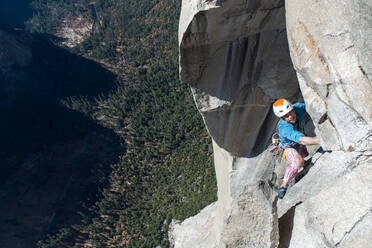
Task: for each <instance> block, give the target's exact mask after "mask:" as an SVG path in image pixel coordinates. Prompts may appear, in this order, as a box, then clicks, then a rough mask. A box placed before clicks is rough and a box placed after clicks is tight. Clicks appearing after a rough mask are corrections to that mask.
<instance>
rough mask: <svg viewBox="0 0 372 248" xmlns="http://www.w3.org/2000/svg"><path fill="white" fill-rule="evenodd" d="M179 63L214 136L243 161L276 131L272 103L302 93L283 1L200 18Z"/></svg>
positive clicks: (232, 7)
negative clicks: (289, 47)
mask: <svg viewBox="0 0 372 248" xmlns="http://www.w3.org/2000/svg"><path fill="white" fill-rule="evenodd" d="M180 64H181V65H180V67H181V72H180V74H181V80H182V81H183V82H185V83H189V84H190V85H191V87H192V89H193V92H194V95H195V101H196V104H197V106H198V108H199V110H200V112H201V114H202V115H203V117H204V120H205V122H206V126H207V128H208V130H209V132H210V135H211V136H212V137H213V139H214V141H215V142H216V143H217V144H218V145H219V146H220V147H222V148H224V149H226V150H227V151H229V152H231V153H232V154H234V155H236V156H240V157H242V156H243V157H254V156H257V155H258V154H260V153H262V152H263V150H264V149H265V148H266V147H267V141H268V140H269V137H270V136H271V134H272V132H273V130H274V128H275V124H273V123H274V122H275V120H276V119H275V117H274V116H273V113H272V111H271V104H272V102H273V101H274V100H275V99H276V98H280V97H287V98H290V99H293V98H295V97H296V96H297V95H298V92H299V90H298V85H297V78H296V74H295V71H294V70H293V66H292V63H291V59H290V56H289V50H288V41H287V34H286V30H285V15H284V1H248V2H247V1H225V2H223V4H222V6H221V7H220V8H215V9H210V10H208V11H206V12H199V13H197V14H196V15H195V16H194V18H193V20H192V21H191V23H190V25H189V26H188V28H187V29H186V30H185V32H184V34H183V36H182V40H181V43H180Z"/></svg>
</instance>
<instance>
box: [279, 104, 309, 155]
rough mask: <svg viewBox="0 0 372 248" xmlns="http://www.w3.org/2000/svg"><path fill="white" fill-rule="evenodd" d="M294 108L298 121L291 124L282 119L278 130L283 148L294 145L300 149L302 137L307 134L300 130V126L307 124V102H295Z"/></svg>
mask: <svg viewBox="0 0 372 248" xmlns="http://www.w3.org/2000/svg"><path fill="white" fill-rule="evenodd" d="M293 109H294V111H295V113H296V116H297V123H296V124H291V123H287V122H285V121H283V120H280V121H279V123H278V128H277V130H278V134H279V138H280V143H281V145H282V146H283V148H287V147H293V148H295V149H298V148H299V147H300V140H299V139H300V137H304V136H305V134H303V133H302V132H300V131H299V127H303V126H304V125H305V113H306V109H305V104H304V103H295V104H293Z"/></svg>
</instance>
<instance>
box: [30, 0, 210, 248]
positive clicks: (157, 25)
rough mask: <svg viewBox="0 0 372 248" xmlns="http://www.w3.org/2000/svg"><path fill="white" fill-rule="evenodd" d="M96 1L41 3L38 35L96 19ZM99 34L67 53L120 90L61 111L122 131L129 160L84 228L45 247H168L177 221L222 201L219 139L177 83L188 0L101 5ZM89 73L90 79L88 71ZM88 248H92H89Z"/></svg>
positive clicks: (72, 102)
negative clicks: (99, 69) (107, 74)
mask: <svg viewBox="0 0 372 248" xmlns="http://www.w3.org/2000/svg"><path fill="white" fill-rule="evenodd" d="M89 4H90V1H86V0H63V1H61V0H50V1H42V0H40V1H34V3H33V8H34V11H35V12H34V16H33V18H32V19H30V20H29V21H28V23H27V29H28V30H29V31H31V32H36V33H44V34H51V35H53V34H54V33H55V30H56V29H57V28H58V27H59V26H60V25H63V23H62V21H63V20H73V19H74V18H77V17H82V18H86V19H89V20H91V19H92V18H94V15H92V11H91V5H89ZM94 4H95V5H94V7H95V10H96V13H97V23H96V28H95V29H96V30H95V31H94V32H92V34H91V35H90V36H89V37H88V38H87V39H86V40H85V41H84V42H83V43H81V44H79V45H77V46H75V47H73V48H72V49H70V48H65V49H68V50H69V51H70V52H72V53H74V54H76V55H79V56H84V57H85V58H88V59H92V60H94V61H99V62H100V63H102V64H103V65H104V66H105V67H106V68H108V69H109V70H110V71H112V72H114V74H115V75H116V79H115V80H116V81H115V83H116V86H115V89H113V90H111V91H110V92H108V93H104V94H100V95H98V96H96V97H94V98H89V97H86V96H84V95H74V96H69V97H66V98H65V99H63V100H61V101H60V102H61V104H62V105H63V106H64V107H66V108H68V109H70V110H73V111H77V112H79V113H82V114H84V115H85V116H86V117H87V118H91V119H92V120H93V121H94V122H96V123H97V124H99V125H101V126H103V127H105V128H108V129H111V130H113V132H114V133H115V134H116V135H117V136H118V137H119V138H120V142H121V145H122V147H123V152H122V153H121V155H120V156H119V158H118V162H116V163H114V164H112V165H111V167H110V169H108V171H109V172H108V176H106V175H105V174H103V175H105V177H106V178H103V179H102V181H104V184H103V186H102V188H101V189H100V191H99V193H98V195H97V200H96V202H95V204H93V205H91V206H88V208H89V213H90V214H87V215H86V216H85V219H84V220H83V221H81V223H75V225H73V226H71V225H70V224H66V223H64V222H63V221H59V222H56V223H55V225H54V226H53V227H52V228H50V231H49V233H48V235H46V236H45V238H44V239H43V240H41V241H39V243H38V246H39V247H41V248H47V247H84V245H90V246H89V247H136V248H138V247H158V246H160V247H169V238H168V228H169V224H170V223H171V221H172V219H177V220H183V219H185V218H187V217H190V216H192V215H195V214H196V213H198V211H199V210H200V209H202V208H203V207H204V206H206V205H208V204H210V203H211V202H213V201H215V200H216V191H217V187H216V179H215V172H214V167H213V156H212V145H211V140H210V138H209V136H208V134H207V131H206V129H205V127H204V124H203V121H202V119H201V116H200V115H199V113H198V112H197V110H196V108H195V106H194V102H193V98H192V95H191V92H190V89H189V86H188V85H185V84H182V83H181V82H180V81H179V76H178V41H177V29H178V19H179V13H180V8H181V0H175V1H172V0H141V1H138V0H125V1H119V0H96V1H95V3H94ZM87 73H89V72H87ZM87 247H88V246H87Z"/></svg>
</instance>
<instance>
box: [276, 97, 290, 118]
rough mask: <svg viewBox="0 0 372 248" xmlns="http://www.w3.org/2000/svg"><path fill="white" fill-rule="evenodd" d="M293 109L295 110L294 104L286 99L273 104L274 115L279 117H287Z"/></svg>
mask: <svg viewBox="0 0 372 248" xmlns="http://www.w3.org/2000/svg"><path fill="white" fill-rule="evenodd" d="M292 109H293V106H292V104H291V103H290V102H289V101H288V100H286V99H284V98H281V99H279V100H276V101H275V102H274V104H273V110H274V114H275V115H276V116H278V117H282V116H284V115H286V114H287V113H289V112H290V111H291V110H292Z"/></svg>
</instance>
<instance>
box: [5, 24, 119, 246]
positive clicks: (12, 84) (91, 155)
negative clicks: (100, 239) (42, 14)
mask: <svg viewBox="0 0 372 248" xmlns="http://www.w3.org/2000/svg"><path fill="white" fill-rule="evenodd" d="M6 46H8V47H6ZM0 47H1V48H2V49H3V54H2V55H0V114H1V121H0V130H1V144H2V145H1V149H0V164H1V167H0V182H1V183H0V211H1V213H2V215H1V216H0V243H1V247H12V248H17V247H22V248H27V247H35V243H36V242H37V241H38V240H40V239H41V238H43V236H44V234H45V233H46V232H54V231H56V230H57V229H59V228H61V227H66V226H67V227H72V226H74V225H79V224H80V223H81V221H82V220H83V218H84V215H85V214H87V213H88V211H87V209H88V208H89V207H92V206H93V204H94V202H95V200H96V199H97V195H98V194H99V188H101V187H102V185H103V184H104V183H105V178H106V176H107V175H108V173H109V172H110V164H112V163H114V162H116V161H117V158H118V155H119V154H122V153H124V152H125V150H124V149H125V148H123V147H122V146H121V144H120V141H119V137H118V136H117V135H116V134H115V133H114V132H113V130H111V129H107V128H104V127H102V126H100V125H98V124H97V122H96V121H94V120H93V119H91V118H90V117H88V116H87V115H85V114H83V113H81V112H78V111H74V110H71V109H69V108H67V107H65V106H64V105H62V104H61V103H60V101H61V100H63V99H66V98H68V97H76V96H84V99H85V100H86V102H85V103H86V104H85V105H84V108H90V107H91V105H90V104H89V102H90V101H92V100H93V99H94V98H95V97H97V96H100V95H104V94H106V93H108V92H110V91H112V90H114V89H115V87H116V85H115V81H116V78H115V75H114V74H113V73H111V72H109V71H108V70H106V69H104V68H103V67H102V66H101V65H100V64H98V63H95V62H93V61H91V60H88V59H85V58H82V57H79V56H77V55H74V54H71V53H70V52H68V51H66V50H65V49H62V48H60V47H57V46H54V45H53V44H51V43H50V42H49V41H48V39H45V37H41V36H40V35H39V36H37V35H30V34H25V33H23V32H19V31H13V30H10V29H6V28H2V27H0ZM1 48H0V50H1ZM23 51H26V52H27V51H31V54H32V57H31V58H30V59H27V58H26V56H25V58H23V57H22V56H23V54H22V52H23ZM4 54H5V55H4ZM3 55H4V56H3ZM20 55H21V57H19V56H20ZM7 56H8V57H7ZM17 56H18V57H17ZM8 58H14V59H13V60H12V59H10V60H8ZM17 59H18V60H17ZM12 61H13V62H12Z"/></svg>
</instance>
